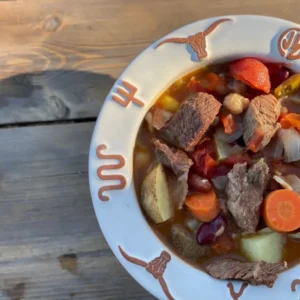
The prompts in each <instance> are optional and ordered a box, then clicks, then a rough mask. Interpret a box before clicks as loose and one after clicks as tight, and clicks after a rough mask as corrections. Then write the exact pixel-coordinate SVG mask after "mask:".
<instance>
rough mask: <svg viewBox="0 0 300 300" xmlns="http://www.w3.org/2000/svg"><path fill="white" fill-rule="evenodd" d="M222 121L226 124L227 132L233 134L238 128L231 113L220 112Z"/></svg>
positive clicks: (225, 130)
mask: <svg viewBox="0 0 300 300" xmlns="http://www.w3.org/2000/svg"><path fill="white" fill-rule="evenodd" d="M220 119H221V122H222V123H223V126H224V132H225V133H226V134H232V133H234V132H236V131H237V130H238V126H237V123H236V121H235V120H234V118H233V115H232V114H230V113H221V114H220Z"/></svg>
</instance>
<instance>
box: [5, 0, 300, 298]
mask: <svg viewBox="0 0 300 300" xmlns="http://www.w3.org/2000/svg"><path fill="white" fill-rule="evenodd" d="M298 1H299V0H264V1H261V0H243V1H240V0H210V1H209V3H208V2H207V1H204V0H189V1H187V0H152V1H146V0H12V1H5V0H4V1H3V0H2V1H0V27H1V30H0V37H1V38H0V41H1V44H0V49H1V51H0V80H1V82H0V98H1V99H0V127H1V128H0V136H1V147H0V157H1V160H0V213H1V217H0V233H1V234H0V299H1V300H6V299H9V300H21V299H25V300H34V299H38V300H48V299H51V300H52V299H53V300H63V299H84V300H94V299H130V300H133V299H153V297H152V296H151V295H149V294H148V293H147V292H146V291H145V290H144V289H143V288H142V287H140V286H139V285H138V284H137V283H136V282H135V281H134V280H133V279H132V278H131V277H130V275H128V274H127V272H126V271H125V270H124V269H123V268H122V267H121V265H120V264H119V262H118V261H117V260H116V259H115V257H114V256H113V254H112V252H111V251H110V249H109V247H108V245H107V243H106V241H105V239H104V238H103V236H102V234H101V232H100V230H99V227H98V224H97V221H96V217H95V214H94V212H93V208H92V203H91V199H90V194H89V187H88V166H87V161H88V149H89V142H90V138H91V133H92V130H93V126H94V122H95V119H96V116H97V115H98V112H99V109H100V108H101V104H102V103H103V99H104V98H105V96H106V94H107V93H108V91H109V89H110V88H111V86H112V84H113V83H114V80H115V79H116V78H117V77H118V75H119V74H120V72H121V71H122V70H123V69H124V68H125V67H126V65H127V64H128V63H129V62H130V61H131V60H132V59H133V58H134V57H135V56H136V55H137V54H138V53H139V52H140V51H141V50H142V49H144V48H145V47H147V46H148V45H149V44H150V43H151V42H153V41H154V40H156V39H158V38H159V37H161V36H163V35H165V34H166V33H168V32H170V31H172V30H174V29H176V28H178V27H180V26H182V25H185V24H187V23H190V22H193V21H196V20H198V19H201V18H206V17H209V16H214V15H225V14H265V15H272V16H275V17H281V18H286V19H289V20H292V21H295V22H297V21H298V22H300V20H299V8H298V6H299V5H298Z"/></svg>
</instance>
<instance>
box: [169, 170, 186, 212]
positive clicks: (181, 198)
mask: <svg viewBox="0 0 300 300" xmlns="http://www.w3.org/2000/svg"><path fill="white" fill-rule="evenodd" d="M168 186H169V193H170V198H171V200H172V203H173V208H174V209H177V210H179V209H182V206H183V204H184V202H185V199H186V195H187V194H188V189H189V187H188V183H187V179H185V180H179V179H178V178H177V177H176V176H175V175H173V174H168Z"/></svg>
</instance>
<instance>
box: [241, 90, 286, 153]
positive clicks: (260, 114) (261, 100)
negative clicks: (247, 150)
mask: <svg viewBox="0 0 300 300" xmlns="http://www.w3.org/2000/svg"><path fill="white" fill-rule="evenodd" d="M280 109H281V104H280V101H279V100H278V99H276V98H275V97H274V96H273V95H261V96H257V97H255V98H254V99H253V100H252V101H251V102H250V105H249V108H248V110H247V112H246V114H245V117H244V120H243V127H244V141H245V143H246V145H248V144H249V142H250V141H251V139H252V138H253V137H255V134H256V130H259V131H260V132H261V133H262V134H263V138H262V141H261V142H260V144H259V147H258V148H257V151H259V150H261V149H263V148H264V147H265V146H266V145H267V144H268V143H269V142H270V140H271V138H272V137H273V136H274V134H275V133H276V131H277V130H278V129H279V128H280V124H279V123H277V119H278V117H279V115H280Z"/></svg>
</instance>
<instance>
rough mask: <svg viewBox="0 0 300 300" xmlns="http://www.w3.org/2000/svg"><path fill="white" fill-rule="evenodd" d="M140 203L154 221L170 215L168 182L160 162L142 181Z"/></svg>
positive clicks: (167, 217) (164, 218)
mask: <svg viewBox="0 0 300 300" xmlns="http://www.w3.org/2000/svg"><path fill="white" fill-rule="evenodd" d="M141 205H142V207H143V209H144V210H145V212H146V214H147V216H148V217H149V218H150V219H151V220H152V221H153V222H154V223H161V222H164V221H167V220H168V219H170V218H171V217H172V214H173V211H172V205H171V199H170V194H169V190H168V182H167V178H166V174H165V171H164V169H163V166H162V165H161V164H158V165H156V166H155V167H154V168H153V169H152V170H151V171H150V172H149V173H148V174H147V175H146V177H145V179H144V181H143V183H142V187H141Z"/></svg>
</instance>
